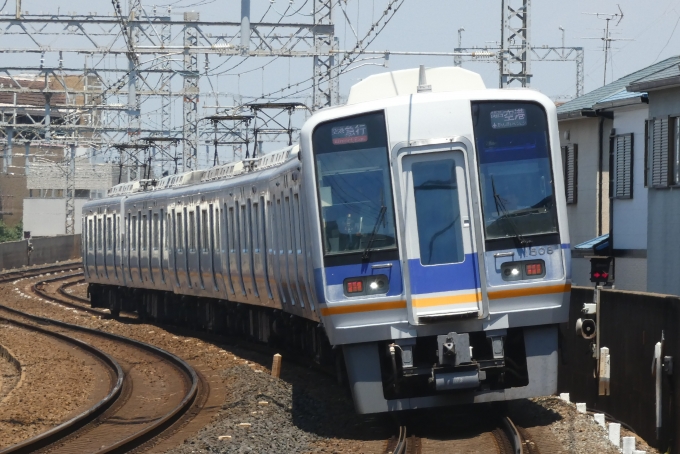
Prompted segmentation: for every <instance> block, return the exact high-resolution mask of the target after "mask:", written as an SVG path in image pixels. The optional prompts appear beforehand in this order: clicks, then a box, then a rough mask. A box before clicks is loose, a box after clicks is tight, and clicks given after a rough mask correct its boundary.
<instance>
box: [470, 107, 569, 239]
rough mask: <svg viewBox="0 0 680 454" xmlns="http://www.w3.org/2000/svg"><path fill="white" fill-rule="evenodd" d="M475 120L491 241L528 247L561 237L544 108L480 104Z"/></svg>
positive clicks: (486, 228) (484, 211)
mask: <svg viewBox="0 0 680 454" xmlns="http://www.w3.org/2000/svg"><path fill="white" fill-rule="evenodd" d="M472 118H473V124H474V134H475V144H476V148H477V160H478V163H479V178H480V187H481V192H482V206H483V214H484V225H485V230H486V239H487V240H494V239H513V240H515V243H516V245H517V246H521V247H524V246H529V245H531V244H532V242H534V241H536V240H537V239H538V238H539V237H536V236H537V235H541V236H543V235H548V234H554V233H557V214H556V207H555V193H554V184H553V177H552V166H551V163H550V141H549V136H548V121H547V117H546V113H545V111H544V110H543V108H542V107H541V106H539V105H538V104H534V103H528V102H477V103H473V104H472ZM532 236H533V238H532Z"/></svg>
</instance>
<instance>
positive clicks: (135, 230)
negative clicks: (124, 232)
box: [130, 216, 137, 251]
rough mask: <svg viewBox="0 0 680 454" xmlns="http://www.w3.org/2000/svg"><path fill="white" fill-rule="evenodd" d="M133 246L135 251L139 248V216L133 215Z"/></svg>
mask: <svg viewBox="0 0 680 454" xmlns="http://www.w3.org/2000/svg"><path fill="white" fill-rule="evenodd" d="M130 236H131V237H132V238H131V241H130V242H131V247H132V250H133V251H136V250H137V216H132V235H130Z"/></svg>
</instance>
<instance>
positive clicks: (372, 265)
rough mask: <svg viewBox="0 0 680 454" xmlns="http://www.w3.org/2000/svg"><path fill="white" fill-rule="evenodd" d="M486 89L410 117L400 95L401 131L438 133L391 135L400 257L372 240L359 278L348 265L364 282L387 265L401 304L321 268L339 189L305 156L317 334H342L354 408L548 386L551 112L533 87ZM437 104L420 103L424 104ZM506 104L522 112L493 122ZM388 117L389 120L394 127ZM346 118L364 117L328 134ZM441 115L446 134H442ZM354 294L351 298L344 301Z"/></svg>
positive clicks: (552, 280) (556, 278) (516, 393)
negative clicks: (313, 213) (313, 190)
mask: <svg viewBox="0 0 680 454" xmlns="http://www.w3.org/2000/svg"><path fill="white" fill-rule="evenodd" d="M495 95H496V96H498V97H500V98H501V101H491V99H490V100H489V101H488V102H485V101H480V102H472V103H470V101H469V100H467V101H462V100H455V101H452V102H451V103H450V104H452V105H451V106H449V108H448V109H446V110H443V112H442V114H441V115H438V116H437V115H429V116H428V115H420V116H419V115H418V108H417V107H413V111H415V112H416V113H415V114H413V113H412V114H411V115H412V116H411V117H410V125H408V126H409V129H410V131H411V133H412V134H413V133H414V132H415V133H417V132H418V131H419V130H421V131H430V132H431V131H436V130H437V129H438V128H441V129H442V130H446V131H447V133H442V134H441V135H430V136H429V137H428V136H427V135H425V134H423V135H422V136H417V135H414V136H415V137H418V139H422V140H393V141H392V143H393V145H392V148H391V150H390V162H391V169H392V172H393V175H392V180H393V182H394V187H395V206H396V207H397V216H396V220H397V226H398V234H397V240H398V251H399V256H400V257H401V260H396V261H385V260H384V259H385V258H387V257H385V256H386V255H387V254H388V251H387V250H382V251H376V252H379V254H375V253H373V254H374V256H373V257H369V258H368V260H364V262H363V263H364V265H363V268H364V272H363V273H364V276H361V274H362V273H361V272H360V271H359V268H360V267H357V268H355V269H354V270H352V271H353V272H354V273H355V274H356V275H359V276H358V277H361V278H362V279H364V281H363V282H365V283H368V282H369V281H370V280H371V277H370V276H371V275H374V274H375V270H376V268H381V267H383V266H384V267H389V268H388V269H389V270H390V272H391V273H392V275H391V277H390V282H389V286H390V288H395V289H399V290H400V292H399V296H400V297H401V298H402V300H401V302H400V301H399V300H395V299H394V298H389V297H390V296H392V295H394V293H396V292H393V293H387V294H386V295H366V292H364V293H363V294H361V295H357V296H356V297H354V296H353V295H351V294H349V293H348V290H350V289H348V278H349V283H351V282H352V278H350V277H349V276H348V274H347V271H348V270H347V267H345V269H343V268H342V267H338V266H333V265H334V264H335V263H334V262H336V263H337V262H338V261H340V260H341V259H340V258H339V257H340V255H342V254H339V255H338V256H336V257H332V256H329V254H328V250H329V248H332V245H331V244H330V240H331V239H332V238H331V235H330V234H329V232H328V230H329V222H328V219H329V218H330V217H331V216H330V215H329V214H328V213H330V212H331V210H333V209H335V208H334V207H335V205H336V204H335V203H334V202H335V198H336V196H340V194H336V192H338V191H336V190H335V188H333V187H332V186H333V182H332V178H329V175H331V174H332V173H333V172H331V171H326V173H325V174H323V165H321V164H322V163H320V162H319V158H318V157H317V167H318V168H317V172H318V174H317V177H316V178H317V181H318V183H317V184H318V185H319V187H320V189H319V196H318V197H319V199H320V210H321V212H322V213H324V212H325V214H322V219H321V222H322V224H321V225H322V226H323V227H322V243H323V242H325V243H328V244H322V248H324V247H325V248H326V249H325V257H324V265H325V269H324V271H323V273H324V274H325V276H324V275H322V276H321V278H324V277H325V282H323V283H321V282H320V284H321V285H322V286H324V285H325V287H322V288H324V290H325V293H324V294H323V295H319V297H320V298H321V297H323V298H325V299H324V300H322V301H325V302H326V305H325V306H324V307H323V308H322V314H324V315H325V316H326V317H325V318H324V323H326V326H327V330H328V332H329V336H330V338H331V342H332V343H335V344H343V353H344V357H345V363H346V366H347V370H348V377H349V381H350V384H351V388H352V392H353V396H354V401H355V406H356V409H357V411H358V412H360V413H372V412H382V411H392V410H402V409H412V408H423V407H431V406H440V405H452V404H462V403H473V402H490V401H498V400H511V399H517V398H522V397H531V396H539V395H549V394H553V393H554V392H556V385H557V382H556V380H557V327H556V324H557V323H559V322H563V321H565V320H566V316H567V310H568V291H569V276H568V270H567V263H568V238H567V236H566V235H565V234H561V233H560V232H567V229H566V221H565V220H564V210H563V209H561V208H560V207H562V206H563V204H564V199H563V196H562V193H561V191H562V189H561V188H562V187H563V181H562V178H561V162H560V161H559V159H552V156H553V155H552V154H551V153H552V152H551V150H559V146H558V145H556V144H555V143H554V142H555V138H556V137H557V135H556V134H557V131H556V124H555V122H554V121H553V122H551V121H548V118H549V117H548V115H552V116H554V107H553V108H552V109H553V111H552V112H551V111H550V109H551V106H550V105H549V104H548V103H546V102H542V103H539V102H536V101H535V100H534V99H532V96H534V97H535V96H536V95H531V94H528V95H522V94H519V95H515V97H519V98H520V101H517V100H514V101H510V100H507V101H503V98H504V97H505V98H506V99H507V98H508V97H509V95H507V94H502V92H495ZM522 96H525V98H527V99H526V100H524V101H522V100H521V97H522ZM431 99H432V98H431ZM414 104H415V103H414ZM423 104H424V103H423ZM437 107H440V106H437V105H436V104H435V103H434V102H432V103H431V104H430V105H429V106H427V109H430V111H435V112H437ZM427 109H422V110H421V111H420V112H421V113H422V112H424V111H426V110H427ZM447 111H448V115H447V113H446V112H447ZM471 111H472V115H471V114H470V113H471ZM451 112H457V113H454V114H451ZM460 112H467V114H465V113H463V114H461V113H460ZM513 113H514V114H516V115H518V116H519V117H522V118H529V120H528V121H524V120H523V119H520V120H518V121H516V122H515V123H513V122H512V120H507V118H510V117H512V115H513ZM466 115H467V116H466ZM389 116H390V113H389V111H388V112H387V124H388V129H389V130H390V131H398V130H399V129H406V127H404V126H405V125H400V124H398V122H394V121H393V122H392V123H391V122H390V120H389ZM504 116H505V117H504ZM471 117H472V118H471ZM497 117H498V118H497ZM503 118H506V120H504V119H503ZM471 119H472V120H473V121H472V122H471V121H470V120H471ZM503 121H505V123H503ZM348 122H349V124H350V125H351V127H350V128H349V129H350V130H351V129H352V127H353V128H354V129H357V128H358V129H361V128H362V127H367V128H368V136H369V137H370V136H371V130H370V122H369V121H368V120H367V119H366V117H361V116H353V117H352V118H351V119H349V120H348V119H343V120H342V121H338V122H336V123H335V124H336V125H337V126H330V129H331V131H335V132H336V133H337V134H336V136H337V137H335V138H336V139H339V140H338V141H337V142H338V143H341V142H342V141H343V140H348V139H346V138H343V137H342V134H347V131H348V128H347V125H346V123H348ZM451 125H456V128H457V130H456V131H455V132H458V134H451ZM400 127H401V128H400ZM454 129H455V128H454ZM343 131H344V132H343ZM350 134H353V135H356V131H350ZM373 134H375V131H373ZM397 135H398V134H393V136H397ZM412 137H413V136H412ZM434 137H442V139H437V138H434ZM390 139H394V137H392V136H391V137H390ZM351 140H353V141H355V143H359V142H361V141H362V140H364V139H363V138H359V139H356V138H355V139H351ZM314 144H315V146H317V149H318V148H320V147H319V141H317V140H315V141H314ZM331 144H332V140H331ZM323 146H325V147H326V148H327V149H330V148H331V147H332V146H331V145H330V144H329V143H328V142H326V144H324V145H323ZM375 152H376V153H377V151H375ZM324 153H325V152H324ZM551 161H553V164H552V166H551ZM335 162H340V159H336V160H335ZM319 167H320V168H321V170H319ZM365 167H366V166H365ZM337 173H338V172H336V174H337ZM339 173H340V174H343V172H339ZM322 174H323V175H322ZM343 175H344V176H343V179H344V180H348V179H349V177H348V176H347V173H344V174H343ZM329 186H330V187H331V188H330V189H327V188H328V187H329ZM343 190H344V191H345V192H349V190H348V189H347V188H345V189H343ZM353 190H354V191H356V190H357V189H356V187H355V188H353ZM345 197H347V194H345ZM324 205H325V206H324ZM385 205H386V204H384V203H383V204H382V206H385ZM387 205H389V204H387ZM378 206H380V205H378ZM345 208H346V207H345ZM387 211H388V212H389V211H390V207H389V206H388V207H387ZM390 215H391V213H390ZM345 216H349V215H345ZM342 219H345V218H342ZM380 222H384V221H382V220H381V221H380ZM348 225H349V221H348ZM372 225H373V224H371V223H370V222H369V226H372ZM324 229H325V230H326V231H325V232H324ZM344 229H345V230H347V227H345V228H344ZM369 231H370V230H369ZM369 238H370V237H369ZM563 245H565V246H563ZM364 246H368V244H365V243H362V246H361V247H360V249H363V248H364ZM565 249H566V252H565ZM378 255H379V257H376V256H378ZM397 258H399V257H397ZM329 259H330V260H329ZM379 259H383V260H382V261H380V260H379ZM344 260H346V261H347V260H350V258H349V257H348V256H347V255H345V258H344ZM376 262H377V263H376ZM329 265H331V266H329ZM395 272H396V273H395ZM400 272H401V273H403V290H402V289H400V285H399V282H398V281H397V279H398V276H399V274H400ZM395 278H396V279H395ZM321 280H322V279H319V281H321ZM357 280H358V279H357ZM338 284H340V285H338ZM340 292H342V293H340ZM340 296H343V297H344V298H341V297H340ZM360 296H363V297H364V298H365V299H364V301H360V300H358V299H355V298H359V297H360ZM367 296H368V297H370V296H373V298H372V299H371V298H366V297H367ZM378 296H382V298H380V299H377V298H376V297H378ZM336 302H337V303H338V304H337V305H336V304H335V303H336ZM340 303H342V304H340ZM362 303H363V304H362ZM400 304H402V306H400ZM362 305H363V308H361V306H362ZM371 305H372V306H371ZM400 308H403V309H401V310H400ZM433 364H434V366H433Z"/></svg>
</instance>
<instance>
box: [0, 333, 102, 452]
mask: <svg viewBox="0 0 680 454" xmlns="http://www.w3.org/2000/svg"><path fill="white" fill-rule="evenodd" d="M0 344H2V345H5V346H7V347H8V348H9V349H11V350H12V352H13V354H14V355H15V358H16V359H17V360H18V361H19V363H20V364H21V366H22V368H23V379H21V380H20V381H18V382H16V385H15V386H13V387H12V389H11V390H10V391H9V393H8V394H7V395H6V396H5V397H4V398H2V399H1V400H0V448H2V447H7V446H10V445H13V444H15V443H18V442H19V441H22V440H25V439H27V438H30V437H32V436H35V435H37V434H39V433H42V432H45V431H46V430H48V429H50V428H52V427H54V426H56V425H58V424H60V423H62V422H64V421H66V420H68V419H70V418H71V417H73V416H75V415H77V414H78V413H80V412H82V411H84V410H86V409H87V408H89V407H90V406H92V405H94V403H95V402H97V401H98V400H99V399H101V398H103V397H104V396H105V395H106V393H107V392H108V384H109V379H108V375H103V374H104V369H103V366H102V365H101V364H100V363H99V362H98V361H97V360H96V359H94V358H92V357H91V356H89V355H88V354H86V353H84V352H82V351H80V350H79V349H76V348H75V347H71V346H69V345H67V344H65V343H63V342H61V341H58V340H55V339H52V338H51V337H49V336H45V335H42V334H37V333H34V332H32V331H27V330H24V329H21V328H17V327H15V326H14V325H9V324H5V323H0ZM0 361H3V362H6V360H5V359H4V358H0ZM98 375H99V376H101V377H102V378H101V379H100V378H99V377H98ZM9 378H10V377H9V375H8V382H9ZM100 382H102V383H100Z"/></svg>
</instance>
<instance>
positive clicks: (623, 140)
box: [557, 56, 680, 294]
mask: <svg viewBox="0 0 680 454" xmlns="http://www.w3.org/2000/svg"><path fill="white" fill-rule="evenodd" d="M678 63H680V56H678V57H672V58H669V59H666V60H664V61H662V62H659V63H655V64H654V65H651V66H648V67H646V68H643V69H641V70H639V71H636V72H634V73H632V74H629V75H627V76H625V77H622V78H620V79H618V80H616V81H614V82H612V83H610V84H607V85H605V86H603V87H600V88H598V89H596V90H593V91H592V92H590V93H587V94H586V95H584V96H581V97H579V98H576V99H573V100H571V101H569V102H567V103H564V104H562V105H561V106H559V107H558V108H557V114H558V122H559V131H560V145H561V147H562V155H563V162H564V169H565V186H566V193H567V194H566V195H567V204H568V206H567V213H568V216H569V230H570V232H569V233H570V237H571V245H572V253H573V257H574V258H573V261H572V278H573V282H574V284H575V285H592V284H590V282H589V271H590V264H589V260H588V259H587V258H585V256H587V255H589V254H588V253H585V254H584V253H583V252H581V251H579V250H578V248H577V249H574V247H575V246H576V245H578V244H580V243H586V242H589V241H591V240H593V239H594V238H596V237H602V240H601V241H600V242H599V243H598V246H599V247H601V246H602V244H601V243H602V242H604V241H606V243H607V248H606V250H607V251H608V253H607V255H612V256H614V257H615V259H614V276H615V279H616V287H617V288H619V289H622V290H637V291H648V290H649V291H652V290H651V288H649V285H648V275H649V270H648V262H649V258H648V247H647V243H648V236H649V234H648V230H649V229H648V227H649V219H651V218H650V217H649V216H648V212H647V206H648V190H649V189H648V181H647V178H646V175H647V173H646V170H645V169H646V168H647V167H646V166H647V165H646V163H647V153H646V150H647V139H646V137H647V134H646V130H647V128H648V126H649V124H648V118H649V117H650V109H651V106H652V102H651V99H650V98H649V96H648V93H647V91H645V90H642V89H635V87H637V88H640V87H639V86H638V85H635V84H636V83H637V81H641V80H646V79H648V78H650V77H654V75H656V74H659V73H660V72H664V71H668V70H669V68H676V69H677V67H678ZM678 111H679V112H680V109H678ZM610 170H611V171H610ZM604 235H606V236H604ZM591 254H594V252H592V251H591ZM677 294H680V292H678V293H677Z"/></svg>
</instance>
